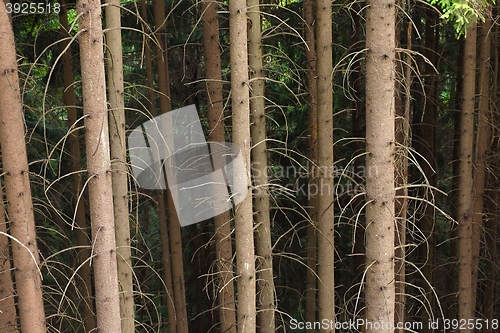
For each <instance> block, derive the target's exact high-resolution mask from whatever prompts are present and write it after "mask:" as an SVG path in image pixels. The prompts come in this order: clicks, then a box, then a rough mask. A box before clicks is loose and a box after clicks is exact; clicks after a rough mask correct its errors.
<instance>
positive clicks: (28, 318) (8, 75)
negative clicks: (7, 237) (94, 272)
mask: <svg viewBox="0 0 500 333" xmlns="http://www.w3.org/2000/svg"><path fill="white" fill-rule="evenodd" d="M0 49H1V50H2V52H0V146H1V147H2V173H3V179H4V184H5V193H6V197H7V205H6V208H7V213H8V217H9V223H10V227H9V228H10V234H11V236H12V237H13V238H15V239H16V240H17V241H12V257H13V259H14V267H15V271H14V272H15V282H16V284H15V286H16V291H17V296H18V301H17V306H18V313H19V321H20V324H21V330H22V331H23V332H30V333H37V332H42V333H43V332H45V330H46V327H45V313H44V307H43V298H42V280H41V272H40V269H39V267H38V265H39V257H38V248H37V244H36V230H35V218H34V214H33V203H32V199H31V188H30V179H29V169H28V160H27V155H26V145H25V140H24V131H25V129H24V118H23V106H22V101H21V95H20V92H19V90H20V88H19V75H18V69H17V62H16V48H15V42H14V32H13V29H12V25H11V21H10V17H9V15H8V14H7V8H6V6H5V2H3V1H2V2H0Z"/></svg>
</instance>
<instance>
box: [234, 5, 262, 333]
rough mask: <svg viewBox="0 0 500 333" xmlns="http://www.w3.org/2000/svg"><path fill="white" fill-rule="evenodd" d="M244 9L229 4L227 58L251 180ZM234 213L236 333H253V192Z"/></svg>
mask: <svg viewBox="0 0 500 333" xmlns="http://www.w3.org/2000/svg"><path fill="white" fill-rule="evenodd" d="M246 27H247V7H246V3H245V0H229V43H230V48H229V57H230V62H231V96H232V101H231V105H232V110H233V143H234V144H236V145H237V146H238V147H239V148H240V149H241V155H242V156H243V161H244V165H245V173H246V174H247V177H248V178H249V179H250V174H251V170H250V169H251V168H250V149H251V143H250V105H249V104H250V98H249V89H248V83H249V82H248V58H247V55H248V48H247V29H246ZM248 188H249V193H247V196H246V197H245V199H243V201H242V202H241V203H240V204H239V205H238V206H237V207H236V209H235V239H236V274H237V282H238V303H237V307H236V308H237V320H238V333H255V330H256V327H255V326H256V323H255V320H256V318H255V317H256V306H255V250H254V237H253V217H252V191H251V190H250V184H248Z"/></svg>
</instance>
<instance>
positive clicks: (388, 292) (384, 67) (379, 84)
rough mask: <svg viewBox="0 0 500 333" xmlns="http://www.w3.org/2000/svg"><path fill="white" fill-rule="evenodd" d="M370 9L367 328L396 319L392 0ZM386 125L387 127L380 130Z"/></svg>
mask: <svg viewBox="0 0 500 333" xmlns="http://www.w3.org/2000/svg"><path fill="white" fill-rule="evenodd" d="M368 6H369V7H368V8H367V13H366V47H367V49H368V51H367V55H366V150H367V153H368V154H367V156H366V172H367V175H366V198H367V204H366V287H365V294H366V310H365V318H366V332H378V333H379V332H392V331H393V329H390V328H389V327H387V325H384V326H382V327H381V328H380V329H375V325H374V326H370V325H369V323H381V322H382V321H383V322H385V323H392V322H394V304H395V285H394V222H395V221H394V195H395V190H394V181H395V179H394V153H395V149H394V141H395V136H394V121H395V99H394V89H395V75H394V74H395V69H394V59H395V47H396V45H395V36H394V28H395V25H396V22H395V20H396V15H395V7H396V3H395V1H394V0H383V1H373V0H371V1H369V2H368ZM381 128H384V130H383V131H381V130H380V129H381Z"/></svg>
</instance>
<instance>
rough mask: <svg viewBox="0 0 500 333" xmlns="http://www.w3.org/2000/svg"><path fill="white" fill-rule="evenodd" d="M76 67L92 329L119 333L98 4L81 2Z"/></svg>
mask: <svg viewBox="0 0 500 333" xmlns="http://www.w3.org/2000/svg"><path fill="white" fill-rule="evenodd" d="M77 12H78V14H79V15H80V19H79V22H78V23H79V30H80V64H81V71H82V96H83V112H84V117H85V130H86V132H85V143H86V151H87V172H88V175H89V182H88V187H89V204H90V221H91V224H92V244H93V247H92V253H93V255H92V265H93V266H94V279H95V294H96V315H97V329H98V330H99V331H102V332H117V333H118V332H121V325H120V297H119V291H118V273H117V262H116V239H115V223H114V222H115V221H114V215H113V189H112V181H111V161H110V155H109V133H108V110H107V105H106V82H105V75H104V54H103V50H104V49H103V32H102V25H101V3H100V2H98V1H89V0H80V1H78V3H77Z"/></svg>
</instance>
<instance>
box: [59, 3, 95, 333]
mask: <svg viewBox="0 0 500 333" xmlns="http://www.w3.org/2000/svg"><path fill="white" fill-rule="evenodd" d="M59 22H60V23H61V37H62V38H66V39H65V40H64V41H63V42H62V43H61V44H62V45H61V47H62V49H63V50H66V51H65V52H64V53H63V55H62V67H63V82H64V96H63V97H64V104H65V105H67V109H68V128H70V129H71V132H70V134H69V136H68V142H69V151H70V158H71V160H70V171H71V173H72V174H71V182H72V183H73V198H74V207H75V208H74V209H75V210H76V211H75V224H76V227H77V230H76V233H77V242H78V246H80V247H81V250H80V251H79V252H78V264H79V265H81V268H80V271H79V272H78V276H80V278H81V283H77V286H78V287H79V288H80V293H81V302H80V310H81V313H82V316H83V323H84V327H85V331H86V332H90V331H92V330H93V329H94V328H95V326H96V322H95V314H94V302H93V300H92V280H91V272H90V260H89V259H90V239H89V230H88V228H87V220H86V217H85V205H84V201H83V200H82V198H81V197H80V195H81V193H82V174H81V172H79V171H80V170H81V154H80V140H79V133H78V130H76V129H75V127H78V125H77V116H76V101H75V86H74V75H73V69H72V68H73V66H72V60H71V59H72V53H71V48H70V47H68V46H69V42H70V41H69V39H68V38H69V37H70V35H69V33H68V31H69V23H68V9H67V7H66V1H65V0H62V1H61V12H60V13H59Z"/></svg>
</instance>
